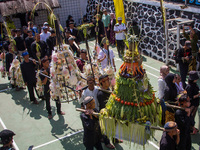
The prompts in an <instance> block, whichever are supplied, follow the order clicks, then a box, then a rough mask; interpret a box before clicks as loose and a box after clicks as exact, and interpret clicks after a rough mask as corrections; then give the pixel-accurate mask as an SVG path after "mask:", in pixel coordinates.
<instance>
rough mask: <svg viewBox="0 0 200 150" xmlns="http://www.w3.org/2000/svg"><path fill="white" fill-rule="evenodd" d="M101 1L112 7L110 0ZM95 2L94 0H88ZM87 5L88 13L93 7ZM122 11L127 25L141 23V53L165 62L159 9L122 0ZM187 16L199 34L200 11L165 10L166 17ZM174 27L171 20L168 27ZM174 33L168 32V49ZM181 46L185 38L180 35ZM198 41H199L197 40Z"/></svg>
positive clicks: (172, 47)
mask: <svg viewBox="0 0 200 150" xmlns="http://www.w3.org/2000/svg"><path fill="white" fill-rule="evenodd" d="M101 1H102V2H103V6H104V8H106V7H105V6H106V4H107V3H108V2H109V7H110V8H112V9H114V6H112V5H111V4H113V3H110V2H111V0H101ZM88 2H90V3H93V4H95V1H94V0H91V1H88ZM93 6H94V5H92V6H87V8H88V9H87V11H88V13H89V14H90V11H89V8H91V7H93ZM109 7H107V8H109ZM124 11H125V18H126V21H127V27H129V26H130V24H131V21H132V20H135V21H137V22H138V24H139V26H141V24H142V32H141V33H142V34H141V36H142V38H143V40H141V42H140V45H139V48H140V49H141V50H142V52H143V54H145V55H147V56H150V57H152V58H154V59H156V60H159V61H163V62H165V56H166V55H165V39H164V28H163V21H162V14H161V9H160V7H158V6H154V5H147V4H142V3H135V2H128V1H124ZM177 17H181V18H188V19H193V20H194V22H195V24H194V29H195V31H196V32H197V33H198V34H199V33H200V13H199V14H194V13H191V12H186V11H180V10H170V9H168V10H167V19H172V18H177ZM174 27H176V22H175V21H173V22H171V23H169V28H174ZM175 39H176V33H175V34H174V33H171V34H169V49H171V50H175V49H176V47H177V46H176V40H175ZM180 39H181V46H183V44H184V41H185V39H184V38H183V37H182V36H181V38H180ZM199 43H200V42H199ZM169 58H173V52H169Z"/></svg>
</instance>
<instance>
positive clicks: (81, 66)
mask: <svg viewBox="0 0 200 150" xmlns="http://www.w3.org/2000/svg"><path fill="white" fill-rule="evenodd" d="M76 64H77V66H78V68H79V69H80V71H81V72H83V66H84V65H85V62H84V61H83V60H81V59H79V60H77V61H76Z"/></svg>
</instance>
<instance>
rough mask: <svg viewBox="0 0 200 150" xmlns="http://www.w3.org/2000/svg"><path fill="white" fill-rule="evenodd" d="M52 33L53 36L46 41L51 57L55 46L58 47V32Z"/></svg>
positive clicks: (53, 31)
mask: <svg viewBox="0 0 200 150" xmlns="http://www.w3.org/2000/svg"><path fill="white" fill-rule="evenodd" d="M50 32H51V35H50V36H49V37H48V38H47V40H46V43H47V47H48V56H49V57H51V55H52V51H53V50H54V46H56V32H55V30H53V29H52V30H51V31H50Z"/></svg>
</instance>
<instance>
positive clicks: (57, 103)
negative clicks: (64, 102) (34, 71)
mask: <svg viewBox="0 0 200 150" xmlns="http://www.w3.org/2000/svg"><path fill="white" fill-rule="evenodd" d="M44 96H45V101H46V110H47V112H48V114H49V115H52V112H51V103H50V92H49V90H48V91H46V90H45V91H44ZM56 108H57V113H58V114H60V113H61V103H60V102H59V100H56Z"/></svg>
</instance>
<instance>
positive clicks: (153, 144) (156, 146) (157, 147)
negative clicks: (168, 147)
mask: <svg viewBox="0 0 200 150" xmlns="http://www.w3.org/2000/svg"><path fill="white" fill-rule="evenodd" d="M147 142H148V143H149V144H151V145H152V146H154V147H155V148H156V149H158V150H159V149H160V148H159V146H158V145H156V144H155V143H153V142H152V141H149V140H148V141H147Z"/></svg>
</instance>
